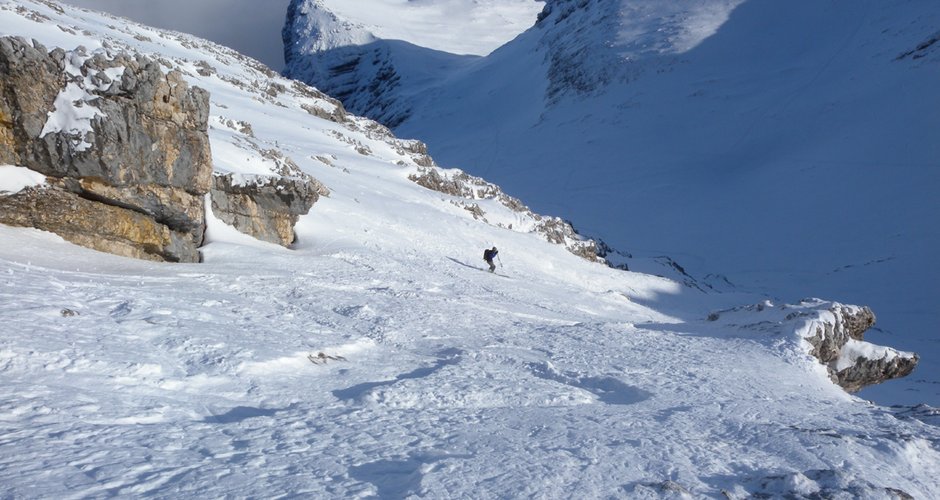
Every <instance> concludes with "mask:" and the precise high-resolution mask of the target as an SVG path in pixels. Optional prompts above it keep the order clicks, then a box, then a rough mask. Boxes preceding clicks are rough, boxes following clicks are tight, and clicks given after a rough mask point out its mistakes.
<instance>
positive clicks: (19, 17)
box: [0, 0, 940, 498]
mask: <svg viewBox="0 0 940 500" xmlns="http://www.w3.org/2000/svg"><path fill="white" fill-rule="evenodd" d="M0 35H2V36H19V37H24V40H27V41H28V40H32V39H35V40H37V41H38V42H40V43H42V44H43V45H45V46H46V47H48V48H49V49H52V48H54V47H58V48H61V49H63V50H64V51H75V53H76V54H80V53H83V52H84V53H91V54H93V53H102V52H105V53H106V52H109V51H118V52H119V51H127V52H129V53H141V54H144V55H147V56H148V57H150V58H153V59H154V60H157V61H160V64H161V66H162V67H163V68H164V69H166V70H169V69H171V68H175V69H177V70H179V71H180V72H181V73H182V74H183V78H185V79H186V81H187V82H188V84H189V85H191V86H195V87H199V88H202V89H205V90H206V91H207V92H208V94H209V96H210V97H209V100H210V105H211V107H210V112H209V119H208V123H209V125H210V128H209V130H208V134H209V139H210V142H211V147H212V163H213V168H214V170H215V174H216V175H223V176H230V177H231V179H232V180H233V182H235V183H242V184H251V183H253V182H255V181H256V180H257V179H259V178H267V177H271V176H283V175H285V172H287V174H289V171H290V170H291V169H293V168H296V169H298V171H300V172H303V173H304V174H306V175H309V176H311V177H313V178H316V179H317V180H318V181H319V182H321V183H322V185H323V186H324V187H325V189H326V190H328V195H327V191H324V196H323V197H322V198H321V199H320V200H319V201H318V202H317V203H316V205H315V206H314V207H313V209H312V210H311V211H310V213H309V214H307V215H305V216H302V217H301V218H300V219H299V222H298V223H297V226H296V228H295V230H296V233H297V237H298V240H297V242H296V243H295V244H294V245H293V246H292V247H291V248H290V249H287V248H283V247H280V246H277V245H272V244H268V243H263V242H259V241H258V240H255V239H252V238H250V237H248V236H246V235H244V234H242V233H240V232H238V231H236V230H235V229H234V228H233V227H231V226H229V225H227V224H224V223H222V222H221V221H220V220H218V219H217V218H215V217H214V216H213V209H212V208H211V207H210V208H209V209H208V210H207V212H206V213H207V217H208V220H207V224H208V226H207V228H206V238H207V239H206V244H205V245H204V246H203V248H202V249H201V250H202V252H203V255H204V262H203V263H201V264H170V263H154V262H145V261H138V260H132V259H127V258H121V257H116V256H112V255H107V254H101V253H97V252H93V251H91V250H88V249H84V248H79V247H76V246H74V245H71V244H69V243H66V242H64V241H62V239H60V238H59V237H56V236H54V235H51V234H49V233H44V232H41V231H36V230H32V229H24V228H12V227H8V226H2V225H0V302H2V303H3V304H4V307H3V308H0V323H2V324H3V325H4V328H3V329H0V377H2V380H3V382H4V383H3V384H0V484H3V485H4V487H5V488H6V491H7V492H8V494H9V495H11V496H14V497H67V496H75V497H89V496H91V497H95V496H115V495H117V496H152V497H157V498H171V497H172V498H179V497H207V496H230V495H235V496H277V495H284V496H314V497H330V498H347V497H378V498H407V497H412V496H422V497H434V498H452V497H462V496H473V497H476V498H504V497H507V496H509V497H521V496H547V497H564V496H572V495H574V496H578V497H584V498H609V497H646V498H657V497H673V498H688V497H707V498H722V497H723V498H748V497H754V496H775V495H776V496H791V497H796V498H800V497H804V498H812V497H820V496H822V497H858V496H861V497H869V498H907V497H915V498H921V497H933V496H937V495H940V484H938V482H937V480H936V478H937V477H938V476H940V474H938V472H940V453H938V449H937V443H938V442H940V430H938V428H937V427H936V426H935V424H936V410H934V409H933V408H930V407H925V406H921V407H915V408H910V407H906V408H885V407H880V406H877V405H874V404H872V403H870V402H867V401H865V400H863V399H860V398H858V397H855V396H852V395H850V394H848V393H846V392H845V391H844V390H843V389H842V388H840V387H839V386H838V385H836V384H834V383H833V382H832V380H831V379H830V376H831V372H830V369H837V370H841V369H844V368H846V367H849V366H850V365H852V361H853V360H855V363H856V365H857V364H858V357H857V355H858V354H865V355H867V356H883V357H880V358H878V359H880V360H891V359H899V358H909V357H910V356H911V354H909V353H902V352H898V351H896V350H893V349H890V348H876V347H874V346H872V345H871V344H867V343H862V342H861V341H859V342H858V343H857V344H856V343H850V344H848V345H849V346H850V348H849V349H847V350H845V351H844V354H846V356H845V357H844V358H843V357H841V356H840V357H839V358H838V360H837V361H836V363H834V364H832V365H830V366H824V365H823V364H820V362H819V361H818V360H817V359H815V358H813V357H811V355H810V351H811V350H812V343H811V342H810V340H809V339H808V338H807V337H813V336H814V333H815V332H817V331H819V330H822V331H827V330H829V331H832V332H837V331H838V332H843V333H846V335H850V334H849V333H848V332H849V331H852V332H854V331H856V329H855V328H854V327H853V328H845V327H844V326H845V325H848V324H853V325H854V323H861V324H865V325H867V324H868V321H867V320H857V321H856V320H852V319H849V318H850V317H851V318H855V317H864V316H865V314H862V313H864V312H865V309H863V308H856V307H850V306H842V305H840V304H837V303H834V302H829V301H818V300H813V301H806V302H798V303H795V304H789V305H788V304H787V301H786V300H776V299H773V300H770V301H768V299H767V297H766V296H764V295H761V294H749V293H742V292H737V291H732V292H730V293H721V294H719V293H705V292H703V291H702V289H697V288H694V287H692V286H686V285H684V284H683V283H682V282H681V281H677V280H671V279H668V278H664V277H659V276H654V275H650V274H643V273H638V272H625V271H620V270H616V269H611V268H609V267H607V266H603V265H600V264H598V263H596V262H590V261H588V260H585V259H583V258H579V257H578V256H576V255H573V254H572V253H573V252H572V251H571V249H570V248H565V247H563V246H562V245H558V244H551V243H549V242H547V241H545V240H546V238H549V239H551V236H550V235H552V234H554V233H551V232H549V233H548V234H549V236H546V234H545V233H540V232H538V231H533V229H535V228H536V227H537V226H538V225H539V222H544V221H546V220H550V221H556V223H557V224H561V222H560V220H558V219H554V218H547V217H542V216H537V215H535V214H534V213H532V212H530V211H527V210H521V211H520V210H516V209H515V208H518V206H519V205H521V202H519V201H518V200H516V199H515V198H512V197H509V196H508V195H505V193H503V191H502V190H501V189H499V188H498V187H497V186H496V185H495V184H491V183H488V182H487V181H484V180H482V179H481V178H479V177H474V176H472V175H469V174H466V173H465V172H464V171H461V170H452V169H438V168H436V167H435V166H434V163H433V162H432V161H431V159H430V157H429V156H428V154H427V151H426V150H425V147H424V146H423V144H422V143H419V142H417V141H412V140H403V139H398V138H395V137H394V136H392V135H391V134H389V132H388V130H387V129H385V128H384V127H382V126H380V125H378V124H377V123H376V122H374V121H372V120H368V119H364V118H358V117H356V116H352V115H350V114H348V113H347V112H346V111H345V109H344V108H343V107H342V106H340V105H339V103H338V102H337V101H335V100H334V99H332V98H330V97H327V96H326V95H323V94H321V93H320V92H319V91H317V90H315V89H312V88H310V87H307V86H305V85H302V84H299V83H296V82H292V81H290V80H287V79H284V78H281V77H279V76H278V75H276V74H273V72H270V70H268V69H267V68H264V67H263V66H261V65H259V64H258V63H257V62H256V61H253V60H251V59H248V58H244V57H242V56H240V55H239V54H236V53H234V52H231V51H229V50H226V49H224V48H222V47H218V46H216V45H214V44H210V43H208V42H205V41H203V40H199V39H195V38H192V37H189V36H186V35H183V34H179V33H168V32H165V31H160V30H154V29H151V28H147V27H144V26H139V25H136V24H134V23H130V22H128V21H125V20H121V19H116V18H113V17H110V16H105V15H100V14H96V13H91V12H87V11H81V10H78V9H73V8H68V7H64V6H60V5H59V4H57V3H55V2H50V1H44V0H0ZM29 43H31V42H29ZM78 46H84V47H85V48H84V50H76V47H78ZM73 104H74V102H73ZM49 111H52V110H51V109H50V110H49ZM0 123H6V122H5V121H0ZM430 147H431V148H433V147H434V146H433V145H432V146H430ZM288 159H289V160H290V161H289V162H288ZM16 167H18V166H15V165H13V166H8V167H7V166H5V167H2V168H0V179H2V181H3V182H0V189H2V190H4V191H6V192H14V191H19V190H21V189H40V188H41V186H42V185H43V179H40V178H37V177H36V176H33V175H28V174H25V173H24V172H22V170H21V169H19V168H16ZM285 168H286V169H287V170H286V171H285V170H284V169H285ZM429 188H431V189H429ZM3 196H6V193H4V194H3ZM206 201H207V205H209V204H210V202H211V200H206ZM514 207H515V208H514ZM555 225H556V224H551V223H550V224H548V226H549V227H550V228H551V227H554V226H555ZM561 240H562V241H565V242H566V243H571V242H567V241H566V240H565V237H564V233H562V237H561ZM572 242H573V243H578V242H580V243H585V241H584V240H580V239H575V240H573V241H572ZM494 245H496V246H498V247H499V249H500V254H499V259H498V261H497V263H498V264H500V267H499V269H498V270H497V272H496V273H494V274H490V273H487V272H485V271H484V264H483V262H482V260H481V258H480V257H481V256H480V254H481V253H482V249H483V248H488V247H491V246H494ZM569 246H570V245H569ZM640 261H642V259H641V258H640V257H634V259H632V260H631V265H632V264H633V263H639V262H640ZM653 266H658V264H655V263H650V267H653ZM638 267H643V266H642V265H641V266H638ZM659 269H663V268H661V267H660V268H659ZM679 277H681V275H679ZM702 288H703V289H705V290H707V288H705V287H702ZM746 304H751V305H750V306H747V305H746ZM742 305H745V306H743V307H742ZM843 311H848V313H845V312H843ZM871 319H872V321H873V318H871ZM827 325H828V326H827ZM826 338H829V337H826ZM853 340H855V339H853ZM827 350H828V349H827ZM867 359H871V358H867Z"/></svg>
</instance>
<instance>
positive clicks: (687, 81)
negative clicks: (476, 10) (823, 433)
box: [395, 0, 940, 405]
mask: <svg viewBox="0 0 940 500" xmlns="http://www.w3.org/2000/svg"><path fill="white" fill-rule="evenodd" d="M549 6H550V7H552V10H551V11H550V12H549V13H548V15H547V17H546V18H545V19H544V21H543V22H542V23H540V24H539V25H537V26H535V27H533V28H532V29H530V30H529V31H527V32H526V33H524V34H522V35H520V36H519V37H517V38H516V39H515V40H513V41H512V42H510V43H508V44H507V45H505V46H503V47H501V48H499V49H497V50H496V51H494V52H493V53H492V54H491V55H490V56H488V57H486V58H485V59H484V60H482V61H477V62H476V63H475V65H474V68H473V71H468V72H465V73H462V74H457V75H454V78H451V79H446V78H442V79H441V80H442V81H444V82H445V83H443V84H441V85H439V86H438V87H437V88H431V89H423V90H422V93H421V94H420V95H418V97H417V100H416V101H415V102H405V103H400V105H401V106H403V107H407V109H409V117H408V119H407V120H405V121H404V122H403V123H402V124H400V125H396V128H395V130H396V132H397V133H399V134H403V135H406V136H408V137H417V138H419V139H421V140H423V141H425V142H427V143H428V144H429V146H430V151H431V153H432V154H433V155H434V156H435V158H436V159H437V161H438V162H440V163H441V164H443V165H456V166H460V167H461V168H464V169H466V170H467V171H469V172H471V173H473V174H474V175H480V176H483V177H486V178H488V179H490V180H492V181H495V182H497V183H499V184H500V185H501V186H503V187H504V188H505V189H507V190H509V191H511V192H513V193H516V194H517V195H519V196H521V197H522V198H523V199H525V200H526V202H527V203H530V204H531V206H533V207H534V208H535V209H536V210H537V211H542V212H551V213H563V214H565V215H566V217H567V218H569V219H570V220H571V221H572V222H573V223H574V225H575V227H577V228H578V229H580V230H582V231H584V232H586V233H587V234H590V235H596V236H598V237H601V238H603V239H604V240H605V241H606V242H607V243H609V244H610V245H611V246H613V247H615V248H618V249H622V250H625V251H628V252H630V253H631V254H633V255H669V256H671V257H672V258H673V259H675V260H676V261H678V262H679V263H680V264H681V265H682V266H683V267H684V269H685V270H686V271H687V272H689V273H690V274H691V275H693V276H695V277H696V278H698V279H699V280H701V281H703V282H705V283H710V284H715V283H717V282H721V286H723V287H726V286H727V283H726V282H725V279H727V280H728V281H729V282H730V283H733V284H734V285H735V286H737V287H740V288H746V289H750V290H756V291H762V292H763V293H767V294H769V295H774V296H780V295H783V296H785V297H805V296H811V295H823V296H832V297H840V298H841V299H842V300H846V301H850V302H853V303H859V304H864V305H868V306H871V307H872V309H873V310H874V311H875V312H876V313H877V314H878V318H879V322H878V327H877V328H876V329H875V330H874V331H873V332H872V333H871V335H872V338H874V339H877V340H878V341H879V342H881V343H886V344H890V345H893V346H897V347H901V348H903V349H905V350H910V351H916V352H918V353H920V354H921V355H922V360H921V363H920V366H919V367H918V368H917V370H916V371H915V372H914V373H913V374H912V375H911V376H910V377H908V378H906V379H903V380H899V381H893V382H889V383H886V384H883V385H881V386H877V387H872V388H870V389H867V390H866V391H865V392H863V393H862V394H864V395H866V397H870V398H873V399H876V400H877V401H880V402H883V403H886V404H915V403H918V402H927V403H930V404H933V405H938V404H940V349H938V344H937V342H936V334H935V332H936V330H937V325H938V324H940V314H938V312H937V311H938V309H937V307H936V304H937V302H938V300H940V285H938V283H940V265H938V261H937V258H936V254H937V249H938V248H940V224H937V223H936V220H937V216H938V215H940V201H938V200H940V198H938V197H937V196H936V193H937V192H938V190H940V160H938V158H940V149H938V148H940V113H938V112H937V110H938V109H940V91H938V89H940V86H938V85H937V84H936V83H937V82H938V81H940V71H938V68H940V49H938V47H940V44H938V43H936V40H937V39H938V37H937V29H938V27H940V3H938V2H936V1H934V0H911V1H908V0H897V1H894V0H891V1H881V0H875V1H871V0H865V1H858V2H850V1H836V2H826V3H824V4H821V3H820V2H815V1H803V0H800V1H794V2H778V1H773V0H747V1H743V2H742V1H738V0H705V1H676V2H660V1H652V0H597V1H593V2H575V1H565V0H556V1H553V2H550V3H549ZM401 95H403V96H405V95H408V94H407V93H406V92H404V91H403V92H402V93H401ZM638 269H639V268H638ZM709 276H711V277H716V276H721V278H719V279H718V280H709V279H708V277H709Z"/></svg>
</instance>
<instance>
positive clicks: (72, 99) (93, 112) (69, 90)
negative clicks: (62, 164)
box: [39, 82, 104, 152]
mask: <svg viewBox="0 0 940 500" xmlns="http://www.w3.org/2000/svg"><path fill="white" fill-rule="evenodd" d="M93 98H94V96H92V95H91V94H89V93H88V92H86V91H85V89H84V88H82V87H81V86H79V85H78V84H76V83H73V82H69V83H68V84H66V86H65V89H63V90H62V92H60V93H59V95H58V96H57V97H56V99H55V111H50V112H49V118H48V119H47V120H46V124H45V125H43V127H42V132H41V133H40V134H39V137H45V136H46V135H48V134H52V133H58V132H67V133H68V134H70V135H73V136H75V139H74V143H73V148H74V151H76V152H81V151H85V150H87V149H88V148H90V147H91V143H90V142H88V140H87V136H88V133H89V132H91V131H92V129H91V120H92V119H93V118H95V117H97V116H104V113H102V112H101V110H100V109H98V108H96V107H95V106H93V105H91V104H90V103H89V101H91V100H92V99H93Z"/></svg>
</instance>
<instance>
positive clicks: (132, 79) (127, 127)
mask: <svg viewBox="0 0 940 500" xmlns="http://www.w3.org/2000/svg"><path fill="white" fill-rule="evenodd" d="M208 116H209V96H208V93H207V92H205V91H203V90H202V89H199V88H190V87H189V86H188V85H187V83H186V82H185V81H184V79H183V77H182V75H181V74H180V73H179V72H177V71H169V72H167V73H164V71H163V69H162V68H161V67H160V64H159V63H158V62H157V61H154V60H151V59H149V58H147V57H144V56H141V55H129V54H126V53H117V54H111V53H108V52H107V51H97V52H95V53H93V54H88V53H87V51H86V50H85V49H83V48H81V47H79V48H78V49H76V50H74V51H70V52H66V51H64V50H62V49H55V50H53V51H51V52H49V51H47V50H46V48H45V47H43V46H42V45H40V44H38V43H37V42H35V41H33V42H30V41H27V40H25V39H22V38H2V39H0V162H2V163H5V164H10V165H18V166H23V167H26V168H29V169H31V170H34V171H36V172H40V173H42V174H44V175H46V176H47V177H48V178H49V183H48V184H49V186H48V187H46V188H44V189H29V190H25V191H23V192H20V193H16V194H13V195H11V196H6V197H0V222H2V223H5V224H13V225H26V226H32V227H37V228H39V229H44V230H48V231H52V232H55V233H57V234H60V235H61V236H63V237H64V238H66V239H68V240H70V241H73V242H75V243H77V244H81V245H85V246H89V247H91V248H95V249H97V250H102V251H107V252H111V253H116V254H120V255H126V256H132V257H138V258H146V259H152V260H164V261H174V262H197V261H198V260H199V251H198V247H199V245H200V244H201V243H202V239H203V234H204V231H205V208H204V202H203V197H204V195H205V194H206V193H207V192H208V191H209V187H210V181H211V176H212V159H211V153H210V148H209V137H208ZM40 212H41V213H40Z"/></svg>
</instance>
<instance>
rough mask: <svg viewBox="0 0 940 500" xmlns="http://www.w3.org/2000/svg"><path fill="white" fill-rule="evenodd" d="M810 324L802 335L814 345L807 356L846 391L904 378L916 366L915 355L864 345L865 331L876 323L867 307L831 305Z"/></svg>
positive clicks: (916, 357)
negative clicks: (827, 312) (813, 358)
mask: <svg viewBox="0 0 940 500" xmlns="http://www.w3.org/2000/svg"><path fill="white" fill-rule="evenodd" d="M812 323H813V325H812V326H811V327H810V331H809V332H808V334H805V335H804V338H805V339H806V341H807V342H809V344H810V345H811V346H813V349H812V350H811V351H810V353H811V354H812V355H814V356H816V357H817V358H819V360H820V361H822V362H823V363H824V364H826V366H827V367H828V368H829V375H830V377H832V379H833V381H835V382H836V383H837V384H839V385H841V386H842V387H844V388H845V390H847V391H849V392H856V391H858V390H859V389H861V388H863V387H865V386H868V385H872V384H878V383H881V382H884V381H885V380H890V379H893V378H898V377H904V376H906V375H908V374H910V373H911V372H912V371H914V368H915V367H916V366H917V362H918V360H919V358H918V356H917V355H916V354H907V353H899V352H897V351H895V350H894V349H890V348H887V347H880V346H874V345H872V344H869V343H867V342H864V340H865V331H867V330H868V329H869V328H870V327H872V326H873V325H874V324H875V314H874V313H873V312H872V311H871V309H869V308H867V307H861V308H859V307H854V306H845V305H842V304H832V306H831V307H830V308H829V314H828V315H823V316H822V317H821V318H820V319H817V320H815V321H813V322H812Z"/></svg>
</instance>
